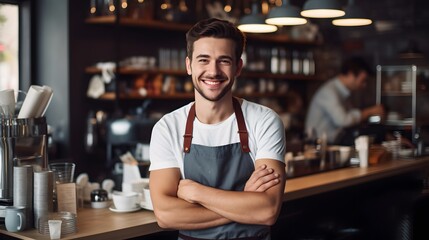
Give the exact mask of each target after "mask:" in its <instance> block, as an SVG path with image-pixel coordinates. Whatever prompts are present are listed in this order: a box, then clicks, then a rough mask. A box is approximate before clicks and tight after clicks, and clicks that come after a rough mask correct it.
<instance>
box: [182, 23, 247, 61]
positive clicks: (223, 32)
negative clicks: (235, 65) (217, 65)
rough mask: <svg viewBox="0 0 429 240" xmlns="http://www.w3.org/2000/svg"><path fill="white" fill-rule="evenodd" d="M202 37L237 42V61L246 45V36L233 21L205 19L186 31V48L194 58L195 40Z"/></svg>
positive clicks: (189, 55)
mask: <svg viewBox="0 0 429 240" xmlns="http://www.w3.org/2000/svg"><path fill="white" fill-rule="evenodd" d="M202 37H214V38H227V39H231V40H233V41H234V42H235V55H236V58H237V62H238V61H239V60H240V58H241V54H242V53H243V51H244V48H245V46H246V36H245V35H244V33H243V32H241V31H240V30H239V29H238V28H237V27H236V26H235V25H234V24H233V23H231V22H228V21H225V20H220V19H217V18H209V19H204V20H201V21H199V22H197V23H196V24H195V25H194V26H193V27H192V28H191V29H189V31H188V32H187V33H186V42H187V46H186V50H187V55H188V57H189V58H190V59H191V60H192V53H193V51H194V42H195V41H197V40H198V39H200V38H202Z"/></svg>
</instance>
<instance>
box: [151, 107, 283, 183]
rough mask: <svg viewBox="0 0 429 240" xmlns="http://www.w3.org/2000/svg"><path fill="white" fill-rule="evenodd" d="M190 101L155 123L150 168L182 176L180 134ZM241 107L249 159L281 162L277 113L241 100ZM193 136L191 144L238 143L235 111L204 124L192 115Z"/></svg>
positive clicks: (221, 144)
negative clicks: (246, 133) (223, 119)
mask: <svg viewBox="0 0 429 240" xmlns="http://www.w3.org/2000/svg"><path fill="white" fill-rule="evenodd" d="M192 104H193V102H192V103H190V104H188V105H185V106H183V107H181V108H179V109H177V110H175V111H173V112H171V113H168V114H166V115H164V116H163V117H162V118H161V119H160V120H159V121H158V122H157V123H156V124H155V126H154V128H153V130H152V136H151V141H150V161H151V165H150V168H149V170H150V171H152V170H158V169H164V168H180V172H181V174H182V177H183V176H184V171H183V159H184V156H185V153H184V152H183V135H184V134H185V126H186V119H187V116H188V113H189V109H190V108H191V106H192ZM241 109H242V111H243V115H244V119H245V122H246V128H247V131H248V132H249V148H250V156H251V158H252V160H253V161H255V160H257V159H262V158H265V159H273V160H278V161H281V162H284V154H285V150H286V146H285V134H284V133H285V131H284V126H283V123H282V121H281V120H280V118H279V116H278V115H277V114H276V113H275V112H274V111H273V110H271V109H269V108H267V107H265V106H262V105H260V104H256V103H253V102H249V101H246V100H244V99H243V103H242V105H241ZM192 135H193V138H192V143H193V144H199V145H203V146H212V147H215V146H224V145H228V144H233V143H237V142H240V138H239V134H238V125H237V120H236V118H235V114H232V115H231V116H230V117H229V118H227V119H226V120H225V121H223V122H220V123H217V124H204V123H201V122H200V121H198V119H197V118H195V121H194V130H193V133H192ZM191 151H192V147H191Z"/></svg>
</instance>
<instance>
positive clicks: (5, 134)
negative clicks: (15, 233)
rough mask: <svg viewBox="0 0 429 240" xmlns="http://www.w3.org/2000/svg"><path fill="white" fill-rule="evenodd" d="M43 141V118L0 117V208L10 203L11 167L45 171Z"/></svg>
mask: <svg viewBox="0 0 429 240" xmlns="http://www.w3.org/2000/svg"><path fill="white" fill-rule="evenodd" d="M47 138H48V130H47V123H46V118H45V117H40V118H21V119H20V118H0V207H4V206H8V205H12V204H13V167H14V166H24V165H31V166H33V170H34V171H40V170H44V169H46V168H47V162H48V155H47V143H48V141H47ZM1 210H2V208H0V217H3V216H2V215H3V211H1Z"/></svg>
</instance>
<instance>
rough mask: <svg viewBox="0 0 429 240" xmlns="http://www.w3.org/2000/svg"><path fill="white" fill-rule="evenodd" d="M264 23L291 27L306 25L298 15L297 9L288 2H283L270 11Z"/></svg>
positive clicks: (303, 19) (305, 20) (286, 0)
mask: <svg viewBox="0 0 429 240" xmlns="http://www.w3.org/2000/svg"><path fill="white" fill-rule="evenodd" d="M265 22H266V23H268V24H273V25H285V26H293V25H303V24H306V23H307V19H305V18H303V17H302V16H301V15H300V10H299V8H298V7H295V6H293V5H291V4H290V3H289V0H284V1H283V3H282V5H281V6H279V7H275V8H273V9H271V10H270V12H269V13H268V17H267V19H266V20H265Z"/></svg>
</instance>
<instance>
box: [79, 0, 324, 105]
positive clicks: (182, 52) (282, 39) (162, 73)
mask: <svg viewBox="0 0 429 240" xmlns="http://www.w3.org/2000/svg"><path fill="white" fill-rule="evenodd" d="M124 4H125V5H124ZM183 4H188V5H187V11H184V8H183ZM200 4H201V2H192V1H184V0H178V1H173V2H170V1H165V0H164V1H160V2H158V1H148V0H146V1H138V0H135V1H130V0H128V1H126V0H119V1H113V0H105V1H102V3H101V2H100V1H95V0H90V8H89V9H90V11H89V12H90V13H89V15H88V16H87V18H86V19H85V24H88V25H108V26H113V27H114V28H112V29H113V32H114V35H116V36H115V38H116V39H117V40H116V45H117V46H116V49H115V51H116V53H115V54H113V55H116V56H115V57H114V58H115V59H110V60H111V61H112V63H113V62H114V63H115V68H114V69H113V70H112V71H113V72H114V74H115V77H114V80H113V81H114V82H115V83H114V84H113V87H112V88H110V89H108V90H107V92H106V93H104V94H101V95H100V96H99V97H98V98H96V99H100V100H108V101H113V100H144V99H157V100H170V99H189V100H191V99H192V98H193V93H192V92H193V88H192V82H191V80H190V77H189V76H188V75H187V73H186V69H185V66H184V64H185V58H186V47H185V46H184V45H185V41H184V33H185V32H186V31H188V29H190V28H191V27H192V25H193V23H194V22H196V20H198V19H199V17H201V16H200V15H201V11H200V10H201V6H200ZM165 7H166V8H167V9H168V8H170V11H167V10H165V9H164V8H165ZM172 8H176V10H171V9H172ZM198 9H200V10H198ZM185 12H186V14H187V17H184V16H185V15H184V14H185ZM169 14H173V16H171V15H169ZM190 15H194V16H190ZM171 17H172V19H170V18H171ZM174 18H179V19H174ZM175 20H179V21H175ZM103 29H104V28H103ZM136 29H141V30H142V31H137V30H136ZM143 32H145V33H150V35H151V39H149V38H148V39H146V40H148V41H149V42H148V41H146V42H145V41H144V40H142V42H143V43H144V44H136V43H135V42H133V41H136V40H135V39H138V38H140V37H141V36H142V35H143V34H144V33H143ZM137 34H142V35H137ZM146 35H147V34H146ZM152 35H157V37H155V38H153V39H152ZM165 36H167V39H168V38H170V37H171V38H175V37H182V38H183V41H180V42H177V41H176V42H174V44H173V43H171V41H170V42H168V45H167V46H168V47H166V43H161V42H162V38H164V39H165V38H166V37H165ZM246 37H247V46H246V52H244V53H243V56H242V58H243V62H244V68H243V71H242V73H241V75H240V77H239V79H238V81H237V82H238V83H239V84H238V85H239V87H240V88H241V87H242V88H244V89H246V90H242V91H236V92H235V93H236V94H237V95H240V96H242V97H249V98H262V97H271V98H276V97H284V95H285V94H286V92H287V89H288V87H289V82H302V81H304V82H307V81H317V80H319V79H318V78H317V75H316V61H315V59H314V52H313V50H312V49H313V48H315V47H317V46H319V45H321V42H320V41H310V40H297V39H294V38H292V37H290V36H289V35H288V34H285V33H284V32H283V33H271V34H246ZM154 39H155V40H154ZM157 39H161V41H158V40H157ZM130 41H131V44H129V42H130ZM267 43H269V44H267ZM148 45H150V46H151V47H150V51H149V50H147V49H145V50H142V48H145V46H148ZM146 48H147V47H146ZM118 49H119V50H118ZM124 49H127V50H124ZM129 49H132V50H129ZM134 49H137V53H135V52H134ZM139 51H140V52H145V53H144V54H140V53H139ZM130 54H133V55H130ZM85 73H86V74H87V75H88V76H92V75H102V70H101V69H100V68H98V67H95V66H89V67H87V68H86V69H85ZM106 89H107V88H106Z"/></svg>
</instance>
